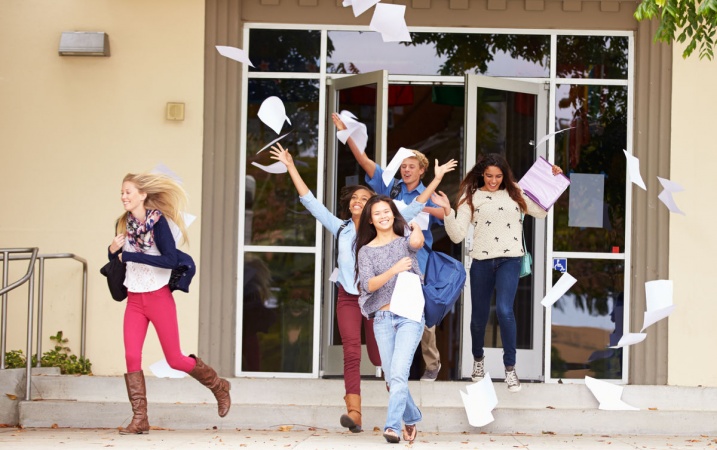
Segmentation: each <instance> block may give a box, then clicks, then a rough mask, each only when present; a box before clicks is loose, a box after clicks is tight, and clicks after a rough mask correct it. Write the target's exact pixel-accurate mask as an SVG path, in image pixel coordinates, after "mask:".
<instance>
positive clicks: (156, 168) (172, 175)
mask: <svg viewBox="0 0 717 450" xmlns="http://www.w3.org/2000/svg"><path fill="white" fill-rule="evenodd" d="M152 172H154V173H161V174H164V175H167V176H168V177H169V178H171V179H173V180H174V181H176V182H177V183H180V184H181V183H182V179H181V178H180V177H179V175H177V174H176V173H174V171H173V170H172V169H170V168H169V167H167V166H166V165H165V164H164V163H159V164H157V165H156V166H154V169H152Z"/></svg>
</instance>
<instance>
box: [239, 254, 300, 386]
mask: <svg viewBox="0 0 717 450" xmlns="http://www.w3.org/2000/svg"><path fill="white" fill-rule="evenodd" d="M313 310H314V255H313V254H294V253H245V255H244V298H243V320H242V333H243V334H242V371H244V372H292V373H311V370H312V361H313V336H314V312H313Z"/></svg>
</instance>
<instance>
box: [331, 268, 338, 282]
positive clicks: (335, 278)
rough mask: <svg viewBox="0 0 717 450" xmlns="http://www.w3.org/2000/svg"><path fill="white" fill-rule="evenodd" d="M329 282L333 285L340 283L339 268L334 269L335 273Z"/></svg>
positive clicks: (332, 273)
mask: <svg viewBox="0 0 717 450" xmlns="http://www.w3.org/2000/svg"><path fill="white" fill-rule="evenodd" d="M329 281H330V282H332V283H336V282H337V281H339V268H338V267H334V271H333V272H331V276H330V277H329Z"/></svg>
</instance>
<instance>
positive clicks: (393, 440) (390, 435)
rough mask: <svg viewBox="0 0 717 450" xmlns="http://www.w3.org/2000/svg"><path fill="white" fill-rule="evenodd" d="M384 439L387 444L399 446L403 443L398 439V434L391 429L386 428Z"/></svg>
mask: <svg viewBox="0 0 717 450" xmlns="http://www.w3.org/2000/svg"><path fill="white" fill-rule="evenodd" d="M383 437H384V438H385V439H386V442H388V443H390V444H398V443H399V442H400V441H401V438H400V437H398V435H397V434H396V432H395V431H393V430H392V429H390V428H386V430H385V431H384V432H383Z"/></svg>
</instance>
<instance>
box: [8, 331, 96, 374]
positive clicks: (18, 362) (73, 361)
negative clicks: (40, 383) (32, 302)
mask: <svg viewBox="0 0 717 450" xmlns="http://www.w3.org/2000/svg"><path fill="white" fill-rule="evenodd" d="M50 340H51V341H53V342H54V344H55V345H54V348H53V349H52V350H48V351H46V352H45V353H43V354H42V358H40V366H41V367H58V368H59V369H60V373H62V374H68V375H73V374H80V375H92V363H91V362H90V360H89V359H88V358H78V357H77V355H73V354H71V352H72V350H70V348H69V347H67V346H66V345H65V344H67V342H68V339H67V338H65V337H63V335H62V331H58V332H57V334H56V335H54V336H50ZM26 362H27V360H26V359H25V355H24V354H23V353H22V350H11V351H9V352H7V353H5V367H7V368H8V369H16V368H23V367H25V363H26ZM32 366H33V367H36V366H37V354H35V355H32Z"/></svg>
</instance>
